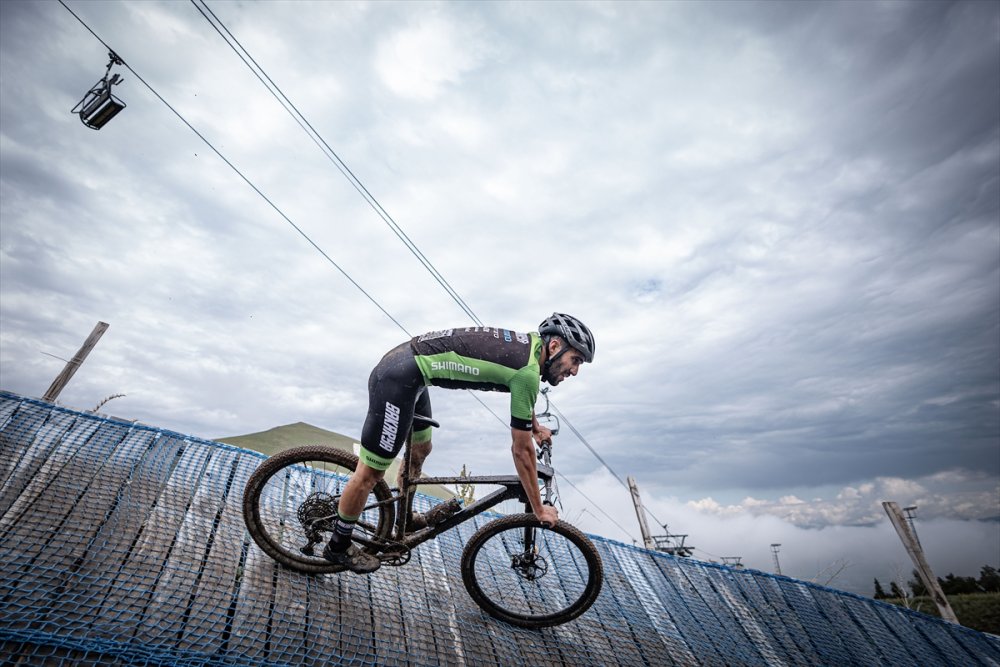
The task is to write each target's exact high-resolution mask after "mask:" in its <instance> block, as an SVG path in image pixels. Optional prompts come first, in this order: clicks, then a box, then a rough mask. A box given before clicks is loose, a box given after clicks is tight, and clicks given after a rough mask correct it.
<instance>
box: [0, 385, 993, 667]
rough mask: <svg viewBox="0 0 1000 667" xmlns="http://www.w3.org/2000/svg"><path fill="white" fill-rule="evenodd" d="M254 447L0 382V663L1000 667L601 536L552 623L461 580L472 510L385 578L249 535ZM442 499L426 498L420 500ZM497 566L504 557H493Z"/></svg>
mask: <svg viewBox="0 0 1000 667" xmlns="http://www.w3.org/2000/svg"><path fill="white" fill-rule="evenodd" d="M262 460H263V457H262V456H261V455H260V454H256V453H254V452H250V451H246V450H240V449H236V448H234V447H230V446H227V445H222V444H219V443H214V442H210V441H207V440H202V439H199V438H194V437H190V436H185V435H181V434H178V433H172V432H169V431H164V430H162V429H156V428H150V427H147V426H143V425H139V424H133V423H129V422H123V421H121V420H116V419H109V418H105V417H101V416H98V415H93V414H89V413H81V412H76V411H72V410H67V409H65V408H61V407H55V406H52V405H50V404H47V403H43V402H41V401H37V400H34V399H28V398H24V397H21V396H17V395H14V394H11V393H9V392H0V661H4V660H6V661H10V662H11V663H15V664H16V663H18V662H21V663H23V664H47V665H49V664H51V665H59V664H66V665H80V664H92V665H309V664H315V665H326V664H350V665H495V666H496V667H504V666H506V665H511V664H531V665H572V666H574V667H575V666H577V665H672V664H676V665H762V664H788V665H818V664H826V665H842V664H852V665H899V664H913V665H993V666H997V665H1000V639H998V638H997V637H993V636H990V635H985V634H983V633H979V632H975V631H972V630H969V629H967V628H963V627H961V626H956V625H952V624H949V623H945V622H943V621H941V620H939V619H936V618H932V617H928V616H924V615H921V614H917V613H914V612H910V611H908V610H905V609H901V608H899V607H894V606H891V605H887V604H883V603H880V602H876V601H873V600H870V599H867V598H863V597H859V596H855V595H850V594H847V593H842V592H839V591H835V590H831V589H828V588H823V587H819V586H815V585H811V584H807V583H803V582H800V581H795V580H793V579H789V578H786V577H776V576H772V575H769V574H765V573H761V572H754V571H747V570H734V569H730V568H728V567H724V566H719V565H714V564H710V563H702V562H698V561H693V560H688V559H678V558H673V557H670V556H667V555H665V554H661V553H656V552H649V551H645V550H643V549H638V548H635V547H631V546H628V545H624V544H621V543H617V542H612V541H609V540H605V539H602V538H600V537H593V536H592V539H593V540H594V542H595V543H596V545H597V547H598V550H599V551H600V554H601V558H602V559H603V562H604V571H605V582H604V588H603V590H602V592H601V595H600V597H599V598H598V600H597V602H596V603H595V604H594V606H593V607H591V609H590V610H589V611H588V612H587V613H585V614H584V615H583V616H581V617H580V618H579V619H577V620H576V621H573V622H571V623H568V624H565V625H562V626H557V627H553V628H547V629H543V630H526V629H522V628H517V627H513V626H510V625H508V624H505V623H503V622H501V621H498V620H496V619H494V618H492V617H491V616H488V615H485V614H484V613H483V612H482V611H481V610H480V609H479V608H478V607H477V606H476V605H475V603H474V602H473V601H472V600H471V598H469V596H468V594H467V593H466V591H465V588H464V586H463V584H462V578H461V570H460V560H461V554H462V548H463V546H464V544H465V543H466V542H467V541H468V539H469V538H470V537H471V535H472V533H473V532H474V531H475V530H476V528H477V527H478V526H480V525H483V524H484V523H486V522H487V521H489V520H491V517H489V516H485V515H484V516H480V517H477V519H476V520H475V522H467V523H465V524H462V525H460V526H459V527H458V528H456V529H455V530H452V531H449V532H447V533H444V534H443V535H441V536H439V537H438V538H437V539H436V540H433V541H431V542H428V543H425V544H423V545H421V546H420V547H418V548H417V549H416V550H415V551H414V553H413V556H412V559H411V560H410V562H409V563H408V564H406V565H404V566H402V567H388V566H384V567H383V568H382V569H381V570H379V571H378V572H377V573H375V574H373V575H371V576H356V575H350V574H343V575H324V576H308V575H302V574H299V573H296V572H293V571H290V570H287V569H285V568H282V567H280V566H278V565H277V564H276V563H275V562H274V561H272V560H271V559H270V558H269V557H267V556H266V555H264V554H263V553H262V552H261V551H260V549H258V548H257V546H256V545H255V544H254V543H253V542H252V541H251V540H250V539H249V536H248V535H247V532H246V529H245V527H244V524H243V518H242V515H241V499H242V493H243V487H244V485H245V483H246V481H247V479H248V478H249V476H250V474H251V473H252V472H253V471H254V470H255V469H256V467H257V466H258V465H259V464H260V462H261V461H262ZM432 501H433V499H430V498H428V497H425V496H418V497H417V503H418V509H427V508H428V507H429V506H430V504H431V502H432ZM502 565H503V564H502V563H497V564H496V566H497V567H498V568H499V567H501V566H502Z"/></svg>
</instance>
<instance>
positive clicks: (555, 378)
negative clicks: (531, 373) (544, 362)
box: [542, 365, 563, 387]
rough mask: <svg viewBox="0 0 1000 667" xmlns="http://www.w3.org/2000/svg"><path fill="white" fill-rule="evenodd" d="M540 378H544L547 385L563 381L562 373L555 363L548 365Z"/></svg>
mask: <svg viewBox="0 0 1000 667" xmlns="http://www.w3.org/2000/svg"><path fill="white" fill-rule="evenodd" d="M542 379H543V380H545V381H546V382H547V383H549V385H551V386H553V387H554V386H556V385H557V384H559V383H560V382H562V381H563V378H562V373H560V372H559V371H558V370H557V369H556V368H555V365H552V366H549V367H548V368H547V369H546V370H545V371H544V372H543V373H542Z"/></svg>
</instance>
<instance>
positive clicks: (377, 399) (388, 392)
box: [323, 343, 423, 573]
mask: <svg viewBox="0 0 1000 667" xmlns="http://www.w3.org/2000/svg"><path fill="white" fill-rule="evenodd" d="M422 388H423V376H422V375H421V374H420V369H419V368H418V367H417V363H416V361H414V359H413V353H412V351H411V350H410V348H409V344H408V343H403V344H401V345H399V346H397V347H395V348H394V349H392V350H390V351H389V352H387V353H386V355H385V356H384V357H382V360H381V361H380V362H379V363H378V365H376V366H375V368H374V369H373V370H372V372H371V375H370V376H369V378H368V414H367V416H366V417H365V424H364V427H363V428H362V430H361V452H360V456H359V458H360V461H359V462H358V465H357V468H356V469H355V471H354V474H353V475H352V476H351V479H350V480H348V482H347V485H346V486H345V487H344V490H343V492H342V493H341V496H340V501H339V503H338V506H337V521H336V523H335V524H334V534H333V537H332V538H331V539H330V543H329V544H328V545H327V547H326V549H325V550H324V551H323V556H324V557H325V558H326V559H327V560H329V561H330V562H333V563H337V564H341V565H344V566H345V567H348V568H349V569H350V570H351V571H352V572H358V573H364V572H372V571H374V570H376V569H378V567H379V565H380V564H381V561H379V559H378V558H376V557H375V556H372V555H371V554H367V553H365V552H364V551H362V550H361V549H359V548H358V547H357V546H356V545H353V544H351V535H352V534H353V533H354V526H355V524H356V523H357V521H358V518H359V517H360V516H361V512H362V511H363V510H364V507H365V503H366V502H367V499H368V494H370V493H371V491H372V489H373V488H375V484H376V483H378V481H379V480H381V479H382V477H383V476H384V475H385V470H386V468H388V467H389V464H390V463H392V460H393V459H394V458H395V457H396V454H398V453H399V450H400V449H402V447H403V443H404V442H405V440H406V434H407V433H409V431H410V422H411V421H412V420H413V405H414V403H415V401H416V398H417V396H418V393H419V392H420V390H421V389H422Z"/></svg>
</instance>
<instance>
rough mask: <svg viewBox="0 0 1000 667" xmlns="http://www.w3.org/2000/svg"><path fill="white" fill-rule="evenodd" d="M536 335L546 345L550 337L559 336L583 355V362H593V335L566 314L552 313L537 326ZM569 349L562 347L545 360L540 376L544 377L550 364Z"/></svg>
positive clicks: (585, 326) (584, 326)
mask: <svg viewBox="0 0 1000 667" xmlns="http://www.w3.org/2000/svg"><path fill="white" fill-rule="evenodd" d="M538 333H539V335H540V336H542V339H543V340H544V341H545V342H546V343H548V341H549V339H550V338H551V337H552V336H560V337H561V338H562V339H563V340H565V341H566V342H567V343H568V344H569V346H570V347H572V348H573V349H575V350H576V351H577V352H579V353H580V354H582V355H583V360H584V361H586V362H587V363H588V364H589V363H590V362H592V361H593V360H594V348H595V344H594V334H592V333H590V329H588V328H587V325H585V324H584V323H583V322H581V321H580V320H578V319H576V318H575V317H573V316H572V315H567V314H566V313H552V315H550V316H549V317H547V318H545V320H543V321H542V323H541V324H539V325H538ZM568 349H569V348H568V347H565V346H564V347H563V348H562V349H561V350H559V351H558V352H556V354H555V356H553V357H550V358H549V359H546V360H545V365H544V366H543V368H542V376H546V375H547V374H548V371H549V367H550V366H551V365H552V363H553V362H554V361H555V360H556V359H558V358H559V357H561V356H562V355H563V353H564V352H566V351H567V350H568Z"/></svg>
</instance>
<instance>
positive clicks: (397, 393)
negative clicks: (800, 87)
mask: <svg viewBox="0 0 1000 667" xmlns="http://www.w3.org/2000/svg"><path fill="white" fill-rule="evenodd" d="M414 414H418V415H421V416H424V417H428V418H429V417H432V416H433V415H432V413H431V398H430V395H429V394H428V392H427V386H426V385H425V384H424V376H423V375H422V374H421V372H420V368H419V367H418V366H417V362H416V360H415V359H414V358H413V350H412V348H411V347H410V342H409V341H406V342H405V343H402V344H401V345H398V346H397V347H395V348H393V349H392V350H389V351H388V352H387V353H386V354H385V356H384V357H382V360H381V361H380V362H379V363H378V365H377V366H375V368H374V369H373V370H372V373H371V375H370V376H369V377H368V414H367V416H366V417H365V425H364V428H363V429H362V430H361V461H362V462H363V463H364V464H365V465H367V466H369V467H371V468H374V469H375V470H385V469H386V468H388V467H389V465H390V464H391V463H392V460H393V459H394V458H396V455H397V454H399V452H400V450H402V449H403V445H404V444H406V437H407V436H408V435H409V433H410V428H413V442H414V443H417V444H419V443H421V442H427V441H429V440H430V439H431V437H430V436H431V426H430V424H427V423H426V422H422V421H420V420H417V421H416V422H414V419H413V415H414Z"/></svg>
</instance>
